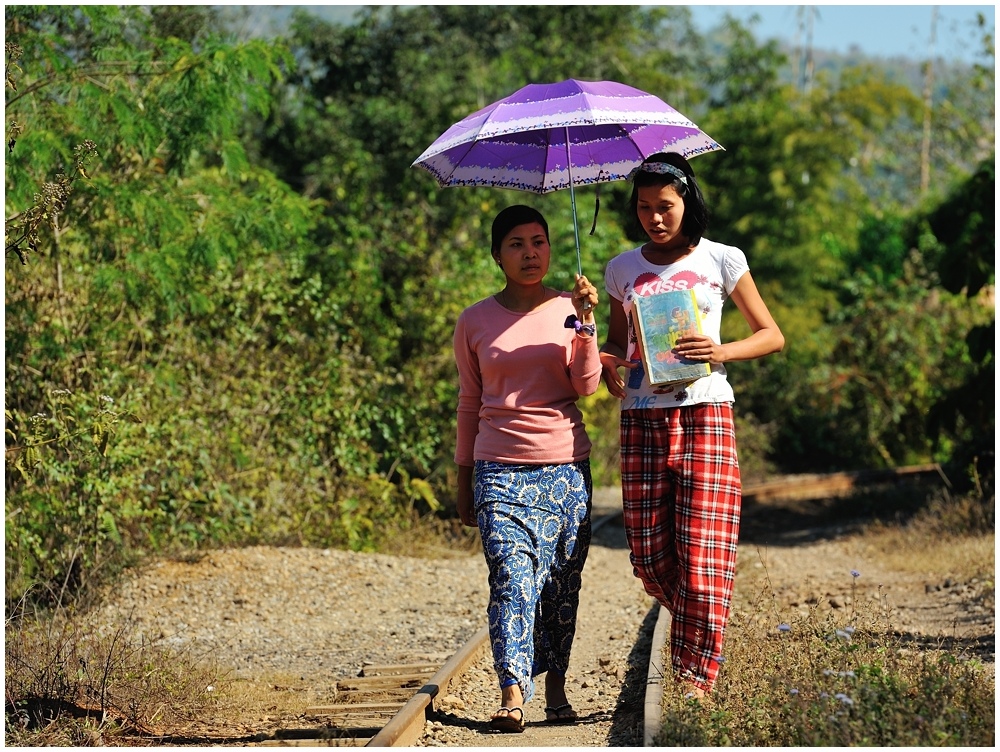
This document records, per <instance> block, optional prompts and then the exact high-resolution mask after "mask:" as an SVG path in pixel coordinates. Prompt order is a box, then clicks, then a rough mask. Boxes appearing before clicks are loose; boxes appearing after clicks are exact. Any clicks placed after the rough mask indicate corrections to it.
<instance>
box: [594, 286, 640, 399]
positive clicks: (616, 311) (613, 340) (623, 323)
mask: <svg viewBox="0 0 1000 752" xmlns="http://www.w3.org/2000/svg"><path fill="white" fill-rule="evenodd" d="M627 354H628V319H627V318H626V317H625V309H624V308H622V302H621V301H620V300H618V299H616V298H611V319H610V321H609V322H608V338H607V340H605V342H604V345H603V346H602V347H601V368H602V370H603V377H604V383H605V385H606V386H607V387H608V392H609V393H610V394H611V395H612V396H613V397H617V398H618V399H625V381H624V380H623V379H622V377H621V374H620V372H619V371H618V369H619V368H629V369H631V368H635V367H636V364H635V363H630V362H629V361H627V360H625V356H626V355H627Z"/></svg>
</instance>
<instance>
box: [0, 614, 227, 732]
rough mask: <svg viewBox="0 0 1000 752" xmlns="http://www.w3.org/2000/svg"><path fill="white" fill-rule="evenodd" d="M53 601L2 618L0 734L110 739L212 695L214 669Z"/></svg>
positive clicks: (168, 720)
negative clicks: (2, 709) (41, 611)
mask: <svg viewBox="0 0 1000 752" xmlns="http://www.w3.org/2000/svg"><path fill="white" fill-rule="evenodd" d="M137 635H139V632H138V630H137V629H136V626H135V624H134V622H132V621H131V620H130V619H127V618H126V619H124V620H123V621H122V623H121V624H120V625H118V626H116V627H114V628H110V629H109V628H107V627H101V626H100V625H98V624H97V623H96V622H94V621H92V620H91V619H90V618H89V617H87V616H81V615H79V614H76V613H74V612H73V611H72V610H70V609H66V608H60V609H57V610H56V611H55V612H54V614H47V615H44V616H43V615H37V614H20V615H18V616H16V617H12V618H9V619H8V620H7V621H6V624H5V635H4V636H5V640H4V660H5V665H4V690H5V694H6V703H5V704H6V714H5V715H6V723H5V742H6V744H7V745H9V746H24V745H30V746H67V745H68V746H94V745H100V746H113V745H116V744H118V743H121V740H122V739H136V738H139V739H148V738H152V737H155V736H157V735H158V734H160V733H162V730H163V729H165V728H169V729H175V728H178V727H183V726H184V725H185V724H186V723H188V722H190V720H191V719H193V718H195V717H197V716H198V715H199V714H203V713H205V712H206V711H208V710H209V709H210V708H211V707H212V705H213V704H214V699H215V698H214V695H213V690H214V686H215V685H217V684H218V683H219V680H220V674H219V672H218V671H217V670H216V669H215V668H214V667H212V666H210V665H209V666H206V665H205V663H204V662H203V661H199V660H194V659H192V658H191V657H190V656H186V655H184V654H182V653H176V652H171V651H167V650H164V649H163V648H161V647H157V646H154V645H152V644H151V643H149V642H148V641H147V640H145V639H144V638H142V637H140V636H137Z"/></svg>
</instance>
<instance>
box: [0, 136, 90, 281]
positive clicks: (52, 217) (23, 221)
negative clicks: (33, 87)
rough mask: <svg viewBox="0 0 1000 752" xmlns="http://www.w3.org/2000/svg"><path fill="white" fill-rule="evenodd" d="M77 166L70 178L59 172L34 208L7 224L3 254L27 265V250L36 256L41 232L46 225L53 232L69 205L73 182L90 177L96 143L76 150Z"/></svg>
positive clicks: (86, 142)
mask: <svg viewBox="0 0 1000 752" xmlns="http://www.w3.org/2000/svg"><path fill="white" fill-rule="evenodd" d="M73 157H74V165H73V170H72V171H71V173H70V174H69V175H67V174H66V173H64V172H60V173H59V174H58V175H56V178H55V180H53V181H50V182H47V183H43V184H42V191H41V193H36V194H35V199H34V203H33V204H32V205H31V208H29V209H27V210H26V211H23V212H21V213H20V214H15V215H14V216H13V217H10V218H8V219H7V221H6V225H5V227H4V248H5V250H4V253H5V255H10V254H11V253H14V254H16V255H17V258H18V260H20V262H21V263H22V264H24V265H27V263H28V259H27V257H26V255H25V248H26V247H27V250H29V251H31V252H33V253H36V252H37V251H38V231H39V229H40V228H41V227H42V226H43V225H45V224H48V225H50V226H51V227H52V228H53V229H54V230H55V229H57V228H58V225H59V215H60V214H62V212H63V210H64V209H65V208H66V205H67V204H68V203H69V197H70V194H71V193H72V192H73V183H74V182H76V181H77V180H78V179H79V178H81V177H84V178H88V179H89V178H90V175H88V174H87V167H88V165H89V164H90V162H91V160H93V159H94V158H95V157H97V144H95V143H94V142H93V141H91V140H90V139H87V140H85V141H84V142H83V143H82V144H77V145H76V146H75V147H74V148H73Z"/></svg>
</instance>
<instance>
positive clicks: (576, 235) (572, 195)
mask: <svg viewBox="0 0 1000 752" xmlns="http://www.w3.org/2000/svg"><path fill="white" fill-rule="evenodd" d="M566 170H567V171H568V172H569V202H570V204H572V205H573V239H574V240H576V270H577V271H578V272H579V274H580V276H581V277H582V276H583V261H582V260H581V259H580V229H579V228H578V227H577V226H576V192H575V191H574V190H573V158H572V156H571V155H570V151H569V126H568V125H567V126H566ZM585 310H588V311H589V310H590V304H589V303H588V304H587V305H586V306H585Z"/></svg>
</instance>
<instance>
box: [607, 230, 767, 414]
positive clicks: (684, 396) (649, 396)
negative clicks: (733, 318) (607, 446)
mask: <svg viewBox="0 0 1000 752" xmlns="http://www.w3.org/2000/svg"><path fill="white" fill-rule="evenodd" d="M749 270H750V267H749V266H748V264H747V258H746V254H744V253H743V251H741V250H740V249H739V248H736V247H734V246H731V245H723V244H722V243H716V242H715V241H712V240H708V239H706V238H702V239H701V242H699V243H698V245H697V246H696V247H695V249H694V250H693V251H692V252H691V253H690V254H689V255H688V256H686V257H685V258H683V259H681V260H680V261H678V262H676V263H674V264H667V265H666V266H663V265H660V264H652V263H650V262H649V261H648V260H647V259H646V257H645V256H643V255H642V249H641V247H640V248H634V249H632V250H631V251H625V252H624V253H622V254H620V255H618V256H616V257H615V258H613V259H611V261H610V262H608V266H607V269H605V271H604V289H605V290H606V291H607V293H608V295H610V296H612V297H613V298H615V299H616V301H621V303H622V307H623V308H624V310H625V317H626V318H627V319H628V352H627V354H626V357H627V359H628V360H631V361H636V362H638V363H639V365H638V366H637V367H636V368H634V369H632V370H630V371H625V372H624V376H625V392H626V397H625V399H624V400H623V401H622V405H621V408H622V410H635V409H639V408H646V407H684V406H686V405H695V404H700V403H704V402H732V401H733V388H732V386H731V385H730V384H729V381H728V379H727V378H726V369H725V367H724V366H722V365H719V364H717V365H713V366H712V373H710V374H709V375H707V376H703V377H701V378H700V379H698V380H697V381H694V382H691V383H687V384H684V383H680V384H668V385H665V386H657V387H654V386H651V385H650V383H649V379H648V378H646V374H645V371H644V369H643V367H642V362H641V361H640V359H639V353H638V338H637V336H636V329H635V323H634V321H633V319H632V301H633V300H634V299H635V296H636V295H639V296H645V295H653V294H655V293H658V292H665V291H668V290H683V289H693V290H694V291H695V296H696V298H697V301H698V308H699V309H700V310H701V315H702V329H703V331H704V333H705V334H707V335H708V336H709V337H711V338H712V339H713V340H714V341H715V342H716V343H718V344H721V343H722V340H721V335H720V330H721V328H722V306H723V304H724V303H725V302H726V300H727V299H728V298H729V295H730V293H731V292H732V291H733V288H735V287H736V283H737V282H739V280H740V277H742V276H743V275H744V274H746V273H747V272H748V271H749ZM616 301H612V303H611V304H612V305H618V303H617V302H616Z"/></svg>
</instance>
